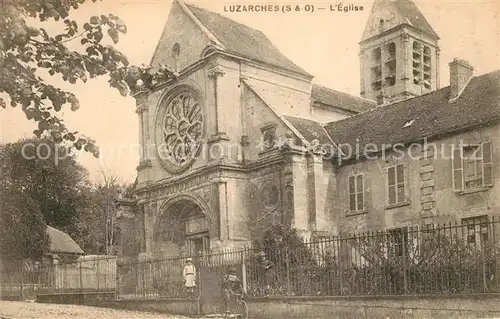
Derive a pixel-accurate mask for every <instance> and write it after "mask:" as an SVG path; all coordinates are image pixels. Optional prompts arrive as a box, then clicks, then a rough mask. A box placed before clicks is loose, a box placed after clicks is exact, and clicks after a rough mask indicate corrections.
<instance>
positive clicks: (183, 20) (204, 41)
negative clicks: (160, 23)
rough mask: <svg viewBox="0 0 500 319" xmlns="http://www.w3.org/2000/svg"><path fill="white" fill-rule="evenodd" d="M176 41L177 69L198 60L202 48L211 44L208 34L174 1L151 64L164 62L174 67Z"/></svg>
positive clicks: (156, 64) (155, 64)
mask: <svg viewBox="0 0 500 319" xmlns="http://www.w3.org/2000/svg"><path fill="white" fill-rule="evenodd" d="M176 43H178V44H179V48H180V51H179V62H178V69H183V68H185V67H186V66H188V65H190V64H192V63H194V62H196V61H198V60H199V59H200V58H201V54H202V52H203V50H204V49H205V48H206V47H207V46H208V45H209V44H211V42H210V39H209V37H208V35H207V34H206V33H204V32H203V31H202V30H201V29H200V27H199V26H198V25H196V23H195V22H194V21H193V19H192V18H191V17H189V16H188V15H187V14H186V12H185V11H184V10H183V8H182V7H181V5H180V4H179V3H178V2H177V1H174V2H173V3H172V8H171V10H170V14H169V16H168V19H167V22H166V24H165V27H164V29H163V32H162V34H161V36H160V40H159V41H158V44H157V46H156V50H155V53H154V54H153V57H152V59H151V65H152V66H158V65H160V64H166V65H168V66H170V67H175V65H174V64H175V63H174V58H173V55H172V50H173V47H174V44H176Z"/></svg>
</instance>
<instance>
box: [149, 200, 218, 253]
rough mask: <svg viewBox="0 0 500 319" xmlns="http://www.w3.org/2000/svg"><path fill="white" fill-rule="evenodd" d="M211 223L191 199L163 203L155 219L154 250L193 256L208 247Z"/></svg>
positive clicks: (203, 251) (206, 250)
mask: <svg viewBox="0 0 500 319" xmlns="http://www.w3.org/2000/svg"><path fill="white" fill-rule="evenodd" d="M209 225H210V222H209V220H208V219H207V218H206V214H205V212H204V211H203V209H202V208H201V207H200V205H199V204H197V203H196V202H195V201H194V200H191V199H186V198H180V199H178V200H175V201H173V202H172V203H170V204H168V205H166V206H165V208H164V211H163V213H162V214H161V215H160V217H159V219H158V220H157V222H156V226H155V233H154V238H153V241H154V242H153V247H154V253H155V254H157V255H162V256H180V255H183V256H193V255H195V254H198V253H207V252H208V251H209V250H210V236H209Z"/></svg>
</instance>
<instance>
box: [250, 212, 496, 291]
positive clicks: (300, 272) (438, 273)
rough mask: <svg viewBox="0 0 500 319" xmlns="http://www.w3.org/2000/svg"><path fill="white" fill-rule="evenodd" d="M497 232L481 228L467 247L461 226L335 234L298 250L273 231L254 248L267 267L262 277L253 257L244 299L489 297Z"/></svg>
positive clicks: (293, 242) (492, 226) (492, 287)
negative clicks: (270, 264)
mask: <svg viewBox="0 0 500 319" xmlns="http://www.w3.org/2000/svg"><path fill="white" fill-rule="evenodd" d="M499 226H500V223H498V221H496V222H495V223H490V224H489V225H487V226H486V227H487V229H488V236H486V235H485V233H483V237H481V240H480V241H479V242H478V239H477V237H476V240H475V241H476V242H475V243H471V242H469V241H468V239H467V236H466V235H467V234H468V230H467V228H466V227H467V226H466V225H456V226H453V227H451V226H446V227H443V228H440V229H433V230H432V231H426V230H424V231H422V230H418V229H410V230H409V231H406V232H392V231H386V232H374V233H369V234H362V235H343V236H340V237H332V238H328V239H324V240H318V241H314V242H310V243H302V244H299V243H298V242H297V240H298V238H297V237H295V235H292V236H291V237H292V238H293V239H292V240H290V239H285V238H290V237H289V236H288V235H285V236H283V233H282V231H281V230H280V231H279V232H276V231H273V232H270V233H269V234H271V233H272V236H271V237H270V238H267V239H264V240H263V241H262V242H267V243H268V245H262V242H260V243H257V245H261V246H258V248H259V249H258V250H261V251H264V252H265V255H266V259H267V258H269V259H270V260H272V261H273V264H274V267H273V268H272V270H271V271H265V270H264V268H263V267H262V265H263V263H262V260H261V259H259V258H257V256H256V257H254V258H252V259H251V260H250V261H249V263H248V267H247V269H248V274H247V276H248V282H249V284H248V285H249V287H250V289H249V293H251V294H253V295H257V296H261V295H287V294H293V295H309V296H314V295H328V296H334V295H383V294H391V295H394V294H429V293H477V292H497V291H499V289H500V286H499V280H498V266H499V262H500V242H498V240H496V239H495V236H494V234H495V228H496V229H498V227H499ZM291 232H293V231H291ZM287 233H290V232H287ZM469 234H470V233H469ZM491 235H493V236H491ZM474 236H475V235H474ZM484 236H486V237H484ZM491 237H493V238H491ZM290 241H291V243H290Z"/></svg>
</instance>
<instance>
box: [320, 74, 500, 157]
mask: <svg viewBox="0 0 500 319" xmlns="http://www.w3.org/2000/svg"><path fill="white" fill-rule="evenodd" d="M449 96H450V87H449V86H448V87H445V88H442V89H440V90H437V91H433V92H431V93H428V94H425V95H421V96H418V97H415V98H412V99H408V100H404V101H401V102H397V103H394V104H389V105H386V106H379V107H376V108H374V109H372V110H370V111H367V112H365V113H361V114H358V115H355V116H352V117H349V118H346V119H343V120H340V121H337V122H331V123H328V124H327V125H326V126H325V128H326V130H327V131H328V133H329V135H330V137H331V138H332V140H333V141H335V142H336V143H337V144H339V145H340V144H349V145H350V146H351V147H355V146H356V143H359V146H360V148H363V147H364V146H366V145H367V144H369V143H370V144H374V145H376V147H377V148H378V150H381V147H382V145H383V144H386V145H387V144H392V145H395V144H397V143H410V142H413V141H416V140H419V139H423V138H424V137H433V136H437V135H440V134H445V133H449V132H452V131H456V130H460V129H463V128H467V127H471V126H474V125H485V124H487V123H491V121H494V120H499V119H500V70H498V71H494V72H491V73H487V74H484V75H481V76H478V77H474V78H472V79H471V81H470V82H469V84H468V85H467V87H466V88H465V90H464V91H463V93H462V95H461V96H460V97H459V98H458V99H457V100H456V101H455V102H453V103H450V102H449ZM358 139H359V141H358Z"/></svg>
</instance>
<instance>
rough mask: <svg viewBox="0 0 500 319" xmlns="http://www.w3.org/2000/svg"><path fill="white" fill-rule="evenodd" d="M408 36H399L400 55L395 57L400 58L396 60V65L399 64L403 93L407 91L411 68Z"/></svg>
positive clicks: (404, 34)
mask: <svg viewBox="0 0 500 319" xmlns="http://www.w3.org/2000/svg"><path fill="white" fill-rule="evenodd" d="M409 42H410V36H409V35H408V34H406V33H403V34H402V35H401V53H400V54H397V53H396V56H397V57H401V59H398V60H396V63H398V64H400V69H401V78H400V80H401V82H402V83H403V87H404V91H406V90H407V85H408V81H409V80H410V75H411V74H412V73H411V72H412V71H411V70H412V69H411V66H412V63H411V61H412V58H411V57H412V56H411V55H412V51H411V49H410V47H409ZM396 67H397V66H396Z"/></svg>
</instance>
